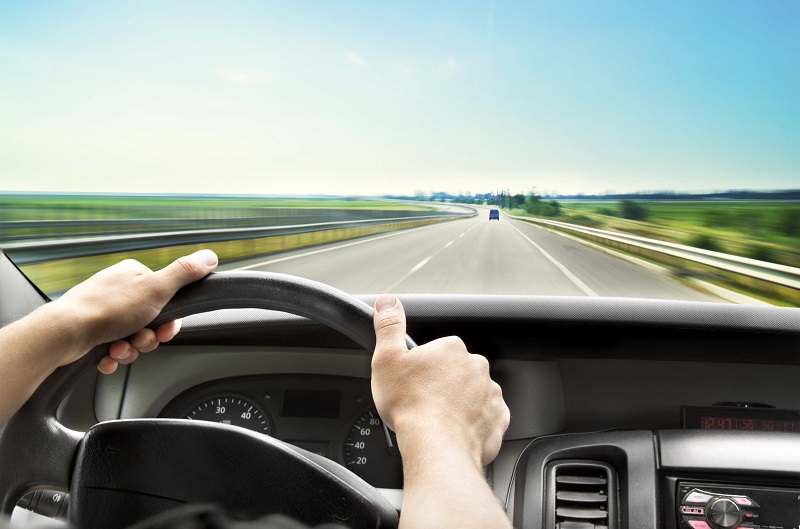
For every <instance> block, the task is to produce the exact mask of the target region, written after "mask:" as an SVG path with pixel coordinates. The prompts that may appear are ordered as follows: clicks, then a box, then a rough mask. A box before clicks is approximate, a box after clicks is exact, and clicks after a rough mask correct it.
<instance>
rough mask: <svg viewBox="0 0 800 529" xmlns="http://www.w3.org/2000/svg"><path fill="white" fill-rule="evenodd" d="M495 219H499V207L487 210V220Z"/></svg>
mask: <svg viewBox="0 0 800 529" xmlns="http://www.w3.org/2000/svg"><path fill="white" fill-rule="evenodd" d="M492 219H497V220H500V210H499V209H490V210H489V220H492Z"/></svg>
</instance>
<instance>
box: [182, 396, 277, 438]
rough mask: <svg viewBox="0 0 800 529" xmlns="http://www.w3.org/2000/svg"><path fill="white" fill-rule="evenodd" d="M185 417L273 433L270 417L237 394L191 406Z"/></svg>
mask: <svg viewBox="0 0 800 529" xmlns="http://www.w3.org/2000/svg"><path fill="white" fill-rule="evenodd" d="M185 417H186V418H187V419H193V420H196V421H211V422H218V423H222V424H232V425H234V426H241V427H242V428H247V429H248V430H253V431H254V432H259V433H263V434H267V435H272V428H271V426H270V424H271V422H272V420H271V419H270V417H269V416H268V415H267V414H266V413H265V412H263V411H261V409H260V408H259V407H258V406H257V405H255V404H253V403H252V402H250V401H249V400H248V399H246V398H242V397H237V396H235V395H223V396H219V397H213V398H210V399H206V400H204V401H202V402H200V403H199V404H197V405H196V406H194V407H193V408H191V409H190V410H189V411H188V412H187V413H186V414H185Z"/></svg>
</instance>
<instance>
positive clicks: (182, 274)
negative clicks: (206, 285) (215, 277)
mask: <svg viewBox="0 0 800 529" xmlns="http://www.w3.org/2000/svg"><path fill="white" fill-rule="evenodd" d="M217 263H218V259H217V254H215V253H214V252H212V251H211V250H200V251H199V252H195V253H193V254H191V255H185V256H183V257H181V258H179V259H177V260H176V261H174V262H172V263H170V264H168V265H167V266H166V267H164V268H162V269H161V270H159V271H158V272H156V274H158V275H159V276H160V277H161V278H162V280H163V281H165V282H166V283H167V287H168V288H169V289H170V290H172V291H173V292H177V291H178V289H179V288H181V287H182V286H185V285H188V284H189V283H192V282H194V281H197V280H198V279H201V278H203V277H205V276H207V275H208V274H210V273H211V271H212V270H214V269H215V268H216V267H217Z"/></svg>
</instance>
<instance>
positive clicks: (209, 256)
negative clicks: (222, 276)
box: [197, 250, 217, 266]
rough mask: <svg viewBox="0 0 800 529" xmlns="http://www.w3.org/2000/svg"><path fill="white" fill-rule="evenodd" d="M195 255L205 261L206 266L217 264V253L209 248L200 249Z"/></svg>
mask: <svg viewBox="0 0 800 529" xmlns="http://www.w3.org/2000/svg"><path fill="white" fill-rule="evenodd" d="M197 256H198V257H199V258H200V259H202V260H203V262H204V263H206V265H207V266H214V265H216V264H217V254H215V253H214V252H212V251H211V250H200V251H199V252H197Z"/></svg>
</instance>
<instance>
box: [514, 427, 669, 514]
mask: <svg viewBox="0 0 800 529" xmlns="http://www.w3.org/2000/svg"><path fill="white" fill-rule="evenodd" d="M563 459H587V460H592V461H599V462H603V463H608V464H610V465H611V466H613V467H614V468H615V469H616V471H617V475H618V480H619V499H620V502H619V509H620V512H619V514H620V522H621V526H622V527H631V528H634V527H635V528H638V527H647V528H656V527H659V514H660V513H659V511H658V507H657V504H658V501H657V499H658V481H657V475H656V455H655V447H654V443H653V434H652V432H649V431H611V432H596V433H586V434H572V435H559V436H552V437H542V438H539V439H536V440H534V441H532V442H531V443H530V444H529V445H528V447H527V448H526V449H525V450H524V451H523V453H522V455H521V456H520V459H519V462H518V465H517V471H516V473H515V475H514V480H515V485H516V486H515V492H514V519H513V521H514V526H515V527H517V528H518V529H541V528H543V527H545V520H544V509H543V507H544V502H543V496H544V490H545V484H546V481H545V477H546V466H547V464H548V463H550V462H551V461H558V460H563Z"/></svg>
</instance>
